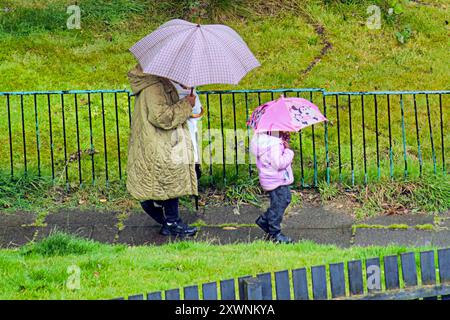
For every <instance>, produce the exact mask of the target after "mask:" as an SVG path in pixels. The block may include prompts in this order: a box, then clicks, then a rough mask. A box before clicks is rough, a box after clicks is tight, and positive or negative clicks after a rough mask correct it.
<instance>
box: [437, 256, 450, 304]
mask: <svg viewBox="0 0 450 320" xmlns="http://www.w3.org/2000/svg"><path fill="white" fill-rule="evenodd" d="M438 265H439V280H440V284H447V283H450V248H447V249H440V250H438ZM442 300H450V295H442Z"/></svg>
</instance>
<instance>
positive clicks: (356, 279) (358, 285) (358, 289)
mask: <svg viewBox="0 0 450 320" xmlns="http://www.w3.org/2000/svg"><path fill="white" fill-rule="evenodd" d="M347 268H348V283H349V289H350V290H349V291H350V295H357V294H363V293H364V284H363V275H362V262H361V260H353V261H349V262H348V263H347Z"/></svg>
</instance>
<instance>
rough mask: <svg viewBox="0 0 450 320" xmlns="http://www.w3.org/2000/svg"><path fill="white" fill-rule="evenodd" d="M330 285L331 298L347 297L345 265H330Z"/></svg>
mask: <svg viewBox="0 0 450 320" xmlns="http://www.w3.org/2000/svg"><path fill="white" fill-rule="evenodd" d="M330 284H331V297H333V298H338V297H343V296H345V274H344V264H343V263H342V262H341V263H332V264H330Z"/></svg>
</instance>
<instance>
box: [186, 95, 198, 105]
mask: <svg viewBox="0 0 450 320" xmlns="http://www.w3.org/2000/svg"><path fill="white" fill-rule="evenodd" d="M195 99H196V97H195V96H194V95H192V96H191V95H188V96H186V100H187V101H188V102H189V104H190V105H191V106H192V107H194V106H195Z"/></svg>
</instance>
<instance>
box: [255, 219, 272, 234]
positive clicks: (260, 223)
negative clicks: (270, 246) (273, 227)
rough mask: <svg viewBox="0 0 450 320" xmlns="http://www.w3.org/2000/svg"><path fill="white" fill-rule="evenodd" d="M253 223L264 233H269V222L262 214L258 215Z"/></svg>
mask: <svg viewBox="0 0 450 320" xmlns="http://www.w3.org/2000/svg"><path fill="white" fill-rule="evenodd" d="M255 223H256V224H257V225H258V227H260V228H261V229H262V230H263V231H264V232H265V233H269V223H268V222H267V220H266V219H265V218H264V217H263V216H259V217H258V219H256V221H255Z"/></svg>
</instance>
